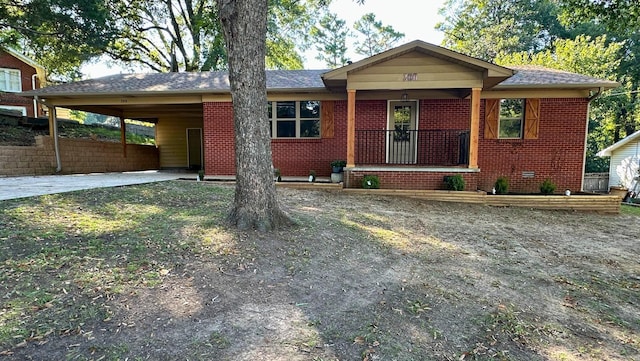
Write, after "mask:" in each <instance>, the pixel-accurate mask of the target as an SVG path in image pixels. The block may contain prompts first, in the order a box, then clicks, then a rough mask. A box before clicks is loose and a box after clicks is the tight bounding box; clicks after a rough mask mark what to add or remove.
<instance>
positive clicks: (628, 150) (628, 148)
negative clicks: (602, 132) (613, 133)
mask: <svg viewBox="0 0 640 361" xmlns="http://www.w3.org/2000/svg"><path fill="white" fill-rule="evenodd" d="M597 155H598V156H600V157H611V158H610V162H609V187H617V186H623V187H624V188H627V189H630V188H631V187H632V186H633V185H634V180H635V178H636V177H638V176H639V175H640V174H639V173H638V166H639V165H640V131H637V132H635V133H633V134H631V135H629V136H627V137H626V138H624V139H621V140H620V141H618V142H616V143H615V144H613V145H611V146H609V147H607V148H605V149H603V150H601V151H599V152H598V154H597Z"/></svg>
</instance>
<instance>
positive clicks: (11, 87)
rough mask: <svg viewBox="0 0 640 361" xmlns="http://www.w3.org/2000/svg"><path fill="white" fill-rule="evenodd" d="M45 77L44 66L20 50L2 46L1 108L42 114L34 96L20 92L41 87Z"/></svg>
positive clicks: (0, 75)
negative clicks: (27, 95)
mask: <svg viewBox="0 0 640 361" xmlns="http://www.w3.org/2000/svg"><path fill="white" fill-rule="evenodd" d="M44 79H45V70H44V68H43V67H42V66H40V65H38V64H37V63H36V62H34V61H33V60H31V59H29V58H27V57H25V56H24V55H22V54H20V53H18V52H15V51H13V50H11V49H8V48H0V109H5V110H11V111H15V112H18V113H20V114H22V115H24V116H29V117H38V116H40V115H42V110H41V108H40V106H38V104H37V103H36V102H35V101H34V100H33V98H31V97H23V96H20V95H18V94H19V93H21V92H26V91H31V90H34V89H38V88H40V86H41V84H42V83H43V82H44Z"/></svg>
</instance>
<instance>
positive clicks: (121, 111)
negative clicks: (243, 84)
mask: <svg viewBox="0 0 640 361" xmlns="http://www.w3.org/2000/svg"><path fill="white" fill-rule="evenodd" d="M61 107H64V108H68V109H74V110H81V111H86V112H91V113H97V114H104V115H111V116H116V117H123V118H127V119H136V120H144V121H147V122H155V121H157V119H158V118H161V117H168V116H180V117H184V118H194V117H200V118H202V116H203V113H202V104H201V103H198V104H102V105H90V104H88V105H73V104H70V105H61Z"/></svg>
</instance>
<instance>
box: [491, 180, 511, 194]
mask: <svg viewBox="0 0 640 361" xmlns="http://www.w3.org/2000/svg"><path fill="white" fill-rule="evenodd" d="M494 187H495V189H496V194H507V193H508V192H509V179H507V177H499V178H498V179H497V180H496V183H495V185H494Z"/></svg>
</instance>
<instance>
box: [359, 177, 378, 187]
mask: <svg viewBox="0 0 640 361" xmlns="http://www.w3.org/2000/svg"><path fill="white" fill-rule="evenodd" d="M362 188H364V189H378V188H380V179H379V178H378V176H377V175H365V176H364V177H362Z"/></svg>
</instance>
